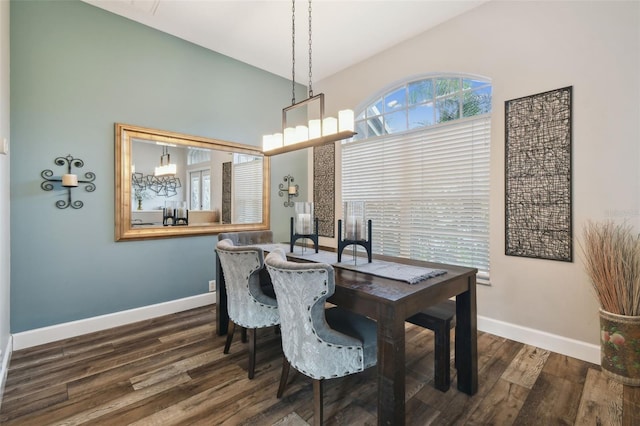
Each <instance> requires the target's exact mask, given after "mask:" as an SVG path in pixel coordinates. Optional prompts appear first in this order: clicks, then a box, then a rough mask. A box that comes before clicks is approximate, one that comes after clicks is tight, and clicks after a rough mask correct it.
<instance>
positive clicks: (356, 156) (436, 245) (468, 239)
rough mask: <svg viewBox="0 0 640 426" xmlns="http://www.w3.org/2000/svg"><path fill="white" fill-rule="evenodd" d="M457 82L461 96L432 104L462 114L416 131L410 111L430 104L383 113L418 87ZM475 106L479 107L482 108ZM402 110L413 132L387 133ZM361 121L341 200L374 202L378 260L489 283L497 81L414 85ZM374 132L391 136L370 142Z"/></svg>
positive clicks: (461, 78) (442, 77) (346, 153)
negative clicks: (433, 265)
mask: <svg viewBox="0 0 640 426" xmlns="http://www.w3.org/2000/svg"><path fill="white" fill-rule="evenodd" d="M455 79H457V81H458V82H459V83H458V87H459V90H451V91H449V92H446V90H443V91H442V92H440V95H439V96H434V97H433V98H432V101H433V103H434V106H435V108H436V109H437V108H438V107H437V102H439V101H441V102H442V105H445V104H446V103H447V102H450V101H451V99H455V102H450V103H455V104H456V105H457V114H451V115H450V116H443V115H442V114H440V115H439V117H443V118H442V119H440V120H436V119H434V120H433V122H431V123H427V124H428V125H424V126H413V127H412V126H410V125H409V123H410V121H409V120H410V118H409V117H410V114H409V111H410V108H411V107H412V106H415V105H420V104H425V103H428V102H429V101H428V100H424V102H412V103H409V102H405V105H403V106H401V107H396V108H386V107H384V106H380V104H381V102H384V101H385V100H387V101H389V100H393V95H394V94H397V93H398V92H399V91H402V90H403V89H404V90H405V95H406V93H408V92H409V91H408V88H409V87H411V85H413V84H416V83H419V82H422V81H425V80H429V81H432V82H438V81H453V80H455ZM465 80H467V81H475V82H476V83H475V84H465ZM436 93H438V92H436ZM404 99H408V98H407V97H405V98H404ZM469 99H476V100H477V102H476V105H475V106H476V108H475V109H473V108H471V107H470V102H469ZM398 103H400V102H398ZM398 103H396V104H395V105H397V104H398ZM376 105H377V106H378V108H377V109H376V108H375V106H376ZM478 106H479V107H478ZM391 107H394V105H391ZM443 108H444V106H443ZM394 109H395V111H394ZM445 110H446V108H445ZM398 111H400V112H402V114H405V120H406V121H405V123H406V127H402V126H396V127H395V128H394V126H387V127H385V126H384V125H385V123H386V122H387V116H386V115H387V114H393V113H395V112H398ZM473 111H475V113H471V112H473ZM356 114H357V116H356V117H357V119H356V122H357V123H358V124H360V127H356V131H357V132H358V136H357V137H355V138H353V139H351V140H348V141H343V143H342V148H341V159H342V160H341V161H342V170H341V176H342V185H341V187H342V195H341V198H342V201H365V202H366V205H367V207H366V209H367V215H368V218H370V219H372V222H373V236H372V244H373V251H374V253H379V254H386V255H391V256H399V257H407V258H412V259H420V260H427V261H433V262H439V263H448V264H457V265H462V266H470V267H476V268H478V270H479V274H478V282H485V283H488V280H489V185H490V182H489V166H490V165H489V149H490V133H491V82H490V80H489V79H486V78H482V77H478V76H470V75H465V74H430V75H425V76H421V77H419V78H408V79H406V80H404V81H402V82H398V83H395V84H393V85H390V86H388V87H387V88H385V89H383V90H381V91H380V92H377V93H376V94H375V95H374V96H372V97H370V98H369V99H368V100H367V101H366V102H364V103H362V104H361V106H360V107H359V108H358V109H357V110H356ZM435 114H436V113H435V112H434V115H433V116H434V117H436V115H435ZM400 115H401V114H397V115H395V117H398V116H400ZM372 119H373V120H377V123H378V124H380V126H375V125H371V123H370V120H372ZM363 127H364V129H363ZM410 127H411V128H410ZM369 129H377V130H380V129H385V130H384V131H377V132H373V133H374V134H373V135H369V132H368V130H369ZM394 129H395V131H393V130H394ZM389 130H391V131H389Z"/></svg>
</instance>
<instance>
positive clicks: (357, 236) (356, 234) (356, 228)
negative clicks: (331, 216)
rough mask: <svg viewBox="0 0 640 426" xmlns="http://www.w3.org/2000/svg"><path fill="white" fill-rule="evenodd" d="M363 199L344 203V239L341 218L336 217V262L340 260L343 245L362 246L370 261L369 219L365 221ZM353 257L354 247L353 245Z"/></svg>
mask: <svg viewBox="0 0 640 426" xmlns="http://www.w3.org/2000/svg"><path fill="white" fill-rule="evenodd" d="M366 224H367V225H366V226H365V205H364V201H347V202H345V203H344V225H345V226H344V231H345V232H344V239H343V238H342V225H343V222H342V219H338V263H339V262H341V261H342V251H343V250H344V248H345V247H347V246H350V245H353V246H357V245H358V246H362V247H364V249H365V250H366V251H367V259H368V260H369V263H371V220H367V221H366ZM354 259H356V256H355V247H354Z"/></svg>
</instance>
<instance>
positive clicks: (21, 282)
mask: <svg viewBox="0 0 640 426" xmlns="http://www.w3.org/2000/svg"><path fill="white" fill-rule="evenodd" d="M290 90H291V89H290V82H289V81H288V80H286V79H283V78H280V77H277V76H275V75H273V74H270V73H267V72H265V71H262V70H259V69H257V68H254V67H251V66H248V65H246V64H243V63H241V62H238V61H235V60H232V59H230V58H228V57H226V56H223V55H220V54H217V53H215V52H212V51H209V50H206V49H204V48H201V47H199V46H196V45H194V44H191V43H188V42H185V41H183V40H180V39H178V38H175V37H173V36H170V35H167V34H164V33H161V32H159V31H156V30H154V29H151V28H149V27H146V26H143V25H141V24H138V23H135V22H133V21H130V20H127V19H124V18H122V17H119V16H116V15H113V14H111V13H109V12H106V11H104V10H101V9H98V8H96V7H93V6H91V5H88V4H86V3H82V2H80V1H75V0H69V1H44V0H43V1H15V0H14V1H12V2H11V141H12V146H11V150H12V152H11V331H12V332H13V333H16V332H21V331H25V330H30V329H35V328H40V327H44V326H49V325H54V324H59V323H64V322H68V321H73V320H79V319H83V318H89V317H93V316H97V315H102V314H107V313H112V312H118V311H122V310H126V309H132V308H136V307H141V306H146V305H151V304H155V303H160V302H165V301H170V300H174V299H178V298H182V297H188V296H193V295H197V294H202V293H205V292H206V291H207V290H208V281H209V280H211V279H213V278H214V277H215V269H214V265H215V262H214V260H215V257H214V256H215V255H214V251H213V250H214V246H215V242H216V241H217V236H202V237H190V238H172V239H161V240H152V241H139V242H135V241H134V242H118V243H116V242H115V241H114V206H113V203H114V123H115V122H122V123H127V124H134V125H139V126H146V127H153V128H158V129H162V130H170V131H175V132H182V133H188V134H195V135H201V136H207V137H214V138H220V139H224V140H230V141H235V142H241V143H247V144H253V145H259V144H260V143H261V135H262V134H263V133H272V132H273V131H275V129H277V128H278V127H279V126H280V117H281V109H282V107H283V106H286V105H287V103H288V102H289V98H290ZM301 93H304V88H301ZM67 154H71V155H73V156H74V157H78V158H81V159H83V160H84V162H85V166H84V168H83V169H80V170H79V172H84V171H92V172H94V173H95V174H96V176H97V178H96V180H95V184H96V188H97V189H96V191H95V192H93V193H87V192H85V191H84V190H82V189H80V188H78V189H75V190H73V197H74V199H76V198H77V199H80V200H82V201H83V202H84V207H83V208H81V209H78V210H74V209H72V208H68V209H64V210H60V209H58V208H56V207H55V206H54V203H55V201H56V200H58V199H60V198H61V197H63V195H64V193H63V191H51V192H45V191H43V190H42V189H41V188H40V183H41V182H42V179H41V178H40V172H41V171H42V170H44V169H51V170H54V172H56V173H57V172H59V170H61V168H60V167H58V166H56V165H55V164H54V163H53V160H54V158H56V157H58V156H65V155H67ZM287 173H292V174H294V175H295V177H296V181H297V182H299V183H300V184H301V186H302V187H303V188H306V156H304V154H302V153H292V154H287V155H282V156H279V157H276V158H274V160H273V161H272V182H271V187H272V197H271V199H272V202H271V204H272V212H271V215H272V218H271V221H272V224H273V222H274V221H277V226H276V228H277V229H278V231H277V235H278V237H277V238H278V239H279V240H282V239H283V238H286V235H287V234H286V233H285V230H286V228H283V227H282V226H281V225H282V224H281V223H280V222H282V221H283V219H282V218H283V217H284V218H286V219H287V220H288V217H289V216H290V213H291V209H285V208H284V206H282V202H281V200H282V199H281V198H279V197H278V195H277V190H275V191H274V188H277V185H278V183H279V182H280V179H281V177H282V176H284V175H285V174H287ZM79 174H80V173H79ZM303 193H306V191H304V190H303ZM284 223H288V222H286V221H285V222H284Z"/></svg>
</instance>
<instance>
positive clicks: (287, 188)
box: [278, 175, 298, 207]
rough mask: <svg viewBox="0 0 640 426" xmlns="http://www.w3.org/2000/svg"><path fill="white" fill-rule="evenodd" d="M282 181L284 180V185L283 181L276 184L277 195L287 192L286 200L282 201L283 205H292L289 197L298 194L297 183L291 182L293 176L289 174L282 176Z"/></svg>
mask: <svg viewBox="0 0 640 426" xmlns="http://www.w3.org/2000/svg"><path fill="white" fill-rule="evenodd" d="M284 181H285V182H286V185H285V184H284V183H281V184H280V185H278V189H279V191H278V195H279V196H280V197H284V195H285V194H287V201H285V202H284V206H285V207H293V201H291V198H292V197H297V196H298V185H297V184H295V185H294V184H293V176H291V175H286V176H285V177H284Z"/></svg>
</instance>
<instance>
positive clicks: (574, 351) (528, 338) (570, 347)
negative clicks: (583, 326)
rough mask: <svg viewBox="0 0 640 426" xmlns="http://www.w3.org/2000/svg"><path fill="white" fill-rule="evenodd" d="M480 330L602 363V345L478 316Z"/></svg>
mask: <svg viewBox="0 0 640 426" xmlns="http://www.w3.org/2000/svg"><path fill="white" fill-rule="evenodd" d="M478 330H480V331H484V332H486V333H490V334H494V335H496V336H500V337H505V338H507V339H509V340H515V341H516V342H521V343H524V344H527V345H531V346H535V347H538V348H541V349H546V350H550V351H553V352H557V353H559V354H562V355H566V356H570V357H572V358H577V359H581V360H583V361H587V362H591V363H593V364H598V365H600V346H599V345H594V344H591V343H586V342H581V341H579V340H574V339H569V338H567V337H563V336H558V335H556V334H551V333H547V332H544V331H540V330H535V329H533V328H528V327H522V326H519V325H515V324H510V323H507V322H503V321H498V320H495V319H492V318H487V317H483V316H478Z"/></svg>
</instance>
